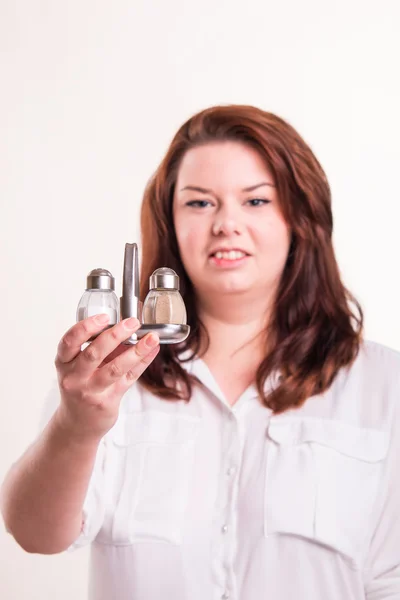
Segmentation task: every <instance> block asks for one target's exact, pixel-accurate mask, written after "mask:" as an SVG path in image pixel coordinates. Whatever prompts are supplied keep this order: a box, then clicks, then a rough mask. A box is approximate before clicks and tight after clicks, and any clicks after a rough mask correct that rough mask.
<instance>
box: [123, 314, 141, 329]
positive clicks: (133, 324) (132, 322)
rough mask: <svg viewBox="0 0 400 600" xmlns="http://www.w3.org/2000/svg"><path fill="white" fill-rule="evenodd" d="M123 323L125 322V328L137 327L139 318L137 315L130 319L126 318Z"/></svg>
mask: <svg viewBox="0 0 400 600" xmlns="http://www.w3.org/2000/svg"><path fill="white" fill-rule="evenodd" d="M122 323H123V324H124V327H125V329H134V328H135V327H137V324H138V320H137V319H136V318H135V317H130V318H129V319H124V320H123V321H122Z"/></svg>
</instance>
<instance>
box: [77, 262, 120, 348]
mask: <svg viewBox="0 0 400 600" xmlns="http://www.w3.org/2000/svg"><path fill="white" fill-rule="evenodd" d="M100 314H106V315H108V316H109V321H108V323H107V324H106V326H105V327H104V328H103V329H102V331H105V330H106V329H109V328H110V327H113V325H116V323H118V321H119V299H118V297H117V295H116V294H115V292H114V279H113V277H112V275H111V273H110V272H109V271H106V270H105V269H95V270H94V271H91V272H90V273H89V275H88V277H87V288H86V290H85V292H84V293H83V295H82V297H81V299H80V301H79V304H78V308H77V310H76V320H77V321H83V319H87V318H88V317H94V316H95V315H100ZM102 331H101V332H102ZM101 332H99V333H98V334H96V335H95V336H93V337H91V338H90V341H91V340H93V339H95V338H96V337H97V336H98V335H99V334H100V333H101Z"/></svg>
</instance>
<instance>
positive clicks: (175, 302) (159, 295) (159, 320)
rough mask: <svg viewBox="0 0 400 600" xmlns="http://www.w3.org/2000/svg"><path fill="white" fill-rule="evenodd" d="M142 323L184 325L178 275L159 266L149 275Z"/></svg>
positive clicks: (184, 317) (183, 305)
mask: <svg viewBox="0 0 400 600" xmlns="http://www.w3.org/2000/svg"><path fill="white" fill-rule="evenodd" d="M143 323H144V324H147V325H150V324H175V325H186V308H185V304H184V302H183V298H182V296H181V295H180V293H179V276H178V275H177V274H176V273H175V271H174V270H173V269H169V268H168V267H161V268H160V269H156V270H155V271H154V273H153V274H152V275H151V277H150V290H149V292H148V294H147V296H146V298H145V301H144V304H143Z"/></svg>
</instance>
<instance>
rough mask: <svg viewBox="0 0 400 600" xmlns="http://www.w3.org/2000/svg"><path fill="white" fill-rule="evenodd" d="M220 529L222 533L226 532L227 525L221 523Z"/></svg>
mask: <svg viewBox="0 0 400 600" xmlns="http://www.w3.org/2000/svg"><path fill="white" fill-rule="evenodd" d="M221 531H222V533H226V532H227V531H228V525H222V527H221Z"/></svg>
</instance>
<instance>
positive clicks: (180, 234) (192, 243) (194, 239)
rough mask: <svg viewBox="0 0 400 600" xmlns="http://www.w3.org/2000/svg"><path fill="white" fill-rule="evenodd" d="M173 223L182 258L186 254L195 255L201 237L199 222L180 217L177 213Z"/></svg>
mask: <svg viewBox="0 0 400 600" xmlns="http://www.w3.org/2000/svg"><path fill="white" fill-rule="evenodd" d="M174 225H175V232H176V239H177V240H178V246H179V249H180V252H181V255H182V258H183V257H184V256H187V255H188V254H189V255H190V254H192V255H195V254H196V252H195V251H196V249H198V248H199V247H200V245H201V241H202V239H203V236H202V231H201V227H200V224H199V223H198V222H197V223H196V222H194V221H193V219H181V218H179V215H177V217H176V218H175V223H174Z"/></svg>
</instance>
